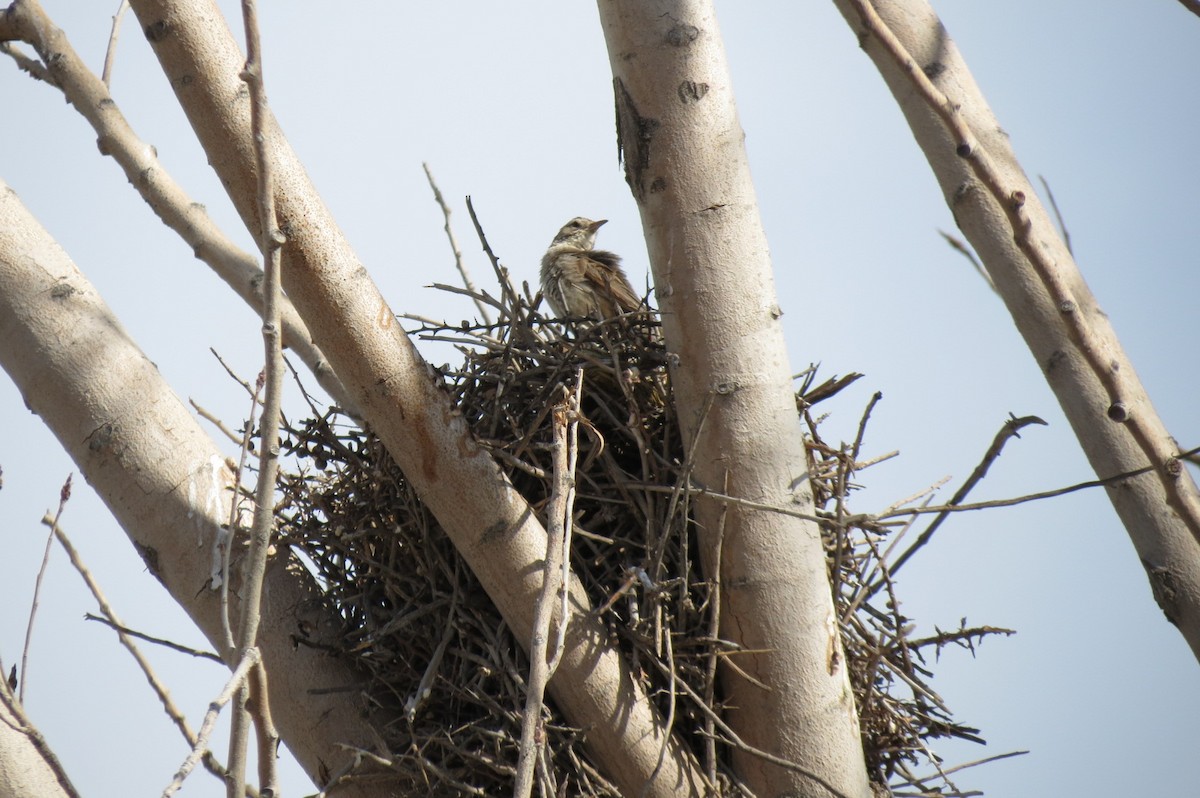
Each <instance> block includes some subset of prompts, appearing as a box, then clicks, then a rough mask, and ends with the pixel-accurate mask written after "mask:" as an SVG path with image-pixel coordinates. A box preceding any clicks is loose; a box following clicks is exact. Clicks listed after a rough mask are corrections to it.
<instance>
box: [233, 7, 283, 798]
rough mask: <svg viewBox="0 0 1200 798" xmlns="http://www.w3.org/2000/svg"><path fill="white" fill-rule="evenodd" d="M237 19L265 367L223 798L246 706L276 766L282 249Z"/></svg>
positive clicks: (266, 771)
mask: <svg viewBox="0 0 1200 798" xmlns="http://www.w3.org/2000/svg"><path fill="white" fill-rule="evenodd" d="M242 21H243V24H244V26H245V29H246V65H245V67H244V68H243V69H242V73H241V76H240V77H241V79H242V80H243V81H244V82H245V83H246V86H247V87H248V88H249V90H250V130H251V137H252V139H253V143H254V156H255V165H256V166H257V172H258V218H259V224H260V226H261V229H260V230H259V250H260V251H261V252H262V253H263V308H262V318H263V325H262V335H263V351H264V359H265V366H264V367H263V383H264V388H263V415H262V424H261V426H260V429H261V442H260V449H259V468H258V485H257V486H256V488H255V491H254V522H253V525H252V527H251V532H250V550H249V551H248V552H247V554H246V559H245V563H244V566H243V579H242V585H241V591H240V592H241V596H242V607H241V610H242V612H241V618H240V626H239V629H238V641H237V642H238V646H237V657H238V658H239V659H240V660H242V661H246V660H249V659H254V660H255V663H256V667H255V671H256V672H255V673H253V674H252V675H251V677H250V679H248V680H247V681H246V682H245V683H244V684H243V685H242V686H241V687H239V689H238V702H237V705H236V706H235V707H234V708H233V718H232V721H233V722H232V729H231V730H230V734H229V738H230V739H229V770H230V778H229V779H227V780H226V784H227V785H228V789H227V793H228V795H229V796H230V798H237V796H240V795H241V794H242V793H243V792H245V778H246V773H245V769H246V748H247V745H248V743H249V740H248V733H249V728H250V715H249V712H250V711H253V712H254V719H255V721H256V724H255V725H256V728H257V733H258V734H257V736H258V742H259V747H258V764H259V780H260V787H261V789H262V790H263V791H264V792H266V793H268V794H270V795H275V794H277V793H278V791H279V788H278V777H277V775H276V771H275V760H276V751H277V749H278V747H279V735H278V733H277V732H276V730H275V728H274V723H273V722H272V720H271V715H270V709H269V706H270V705H269V702H268V698H267V696H266V694H265V691H266V689H267V675H266V673H265V672H261V671H263V667H262V663H261V661H260V659H259V655H258V648H257V646H258V624H259V621H260V619H261V612H260V608H261V606H262V585H263V575H264V573H265V572H266V568H267V553H268V551H269V549H270V546H271V533H272V532H273V531H274V528H275V483H276V480H277V479H278V474H279V425H280V421H281V418H282V414H281V409H280V405H281V402H282V393H283V378H284V364H283V340H282V336H281V333H280V313H281V304H282V296H283V289H282V288H281V286H280V269H281V262H282V257H281V251H282V249H283V245H284V243H285V241H286V239H285V237H284V235H283V232H282V231H281V230H280V229H279V222H278V219H277V218H276V214H275V183H274V173H273V172H274V164H273V163H272V157H271V149H270V147H271V144H272V143H273V142H272V141H270V140H269V132H268V121H269V114H270V112H269V110H268V108H267V92H266V87H265V85H264V78H263V60H262V40H261V38H260V36H259V28H258V7H257V5H256V3H255V0H242Z"/></svg>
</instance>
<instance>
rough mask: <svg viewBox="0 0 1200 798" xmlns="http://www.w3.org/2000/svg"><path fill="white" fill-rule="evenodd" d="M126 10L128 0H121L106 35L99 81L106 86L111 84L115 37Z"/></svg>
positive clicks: (118, 33) (115, 54)
mask: <svg viewBox="0 0 1200 798" xmlns="http://www.w3.org/2000/svg"><path fill="white" fill-rule="evenodd" d="M128 10H129V0H121V5H119V6H117V13H115V14H113V18H112V21H113V24H112V33H110V34H109V36H108V49H107V50H105V52H104V69H103V70H101V72H100V82H101V83H103V84H104V85H105V87H106V88H107V87H111V86H112V68H113V62H114V61H115V60H116V57H117V37H118V36H119V35H120V33H121V18H122V17H123V16H125V12H126V11H128Z"/></svg>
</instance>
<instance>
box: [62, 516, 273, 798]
mask: <svg viewBox="0 0 1200 798" xmlns="http://www.w3.org/2000/svg"><path fill="white" fill-rule="evenodd" d="M42 523H43V524H45V525H46V526H48V527H50V530H51V532H52V533H53V534H54V536H55V537H56V538H57V539H58V543H59V545H60V546H62V547H63V550H64V551H65V552H66V553H67V558H68V559H70V561H71V565H73V566H75V570H76V571H78V572H79V575H80V577H82V578H83V582H84V584H86V585H87V587H88V590H90V591H91V592H92V597H93V598H94V599H95V600H96V604H97V605H98V606H99V607H100V612H102V613H104V616H105V617H103V618H101V617H98V616H95V615H92V614H91V613H88V614H87V615H85V616H84V617H85V618H87V619H88V620H94V621H99V622H100V623H103V624H105V625H106V626H108V627H109V628H110V629H113V630H114V631H116V633H117V640H118V641H119V642H120V643H121V645H122V646H124V647H125V649H126V650H127V651H128V652H129V653H130V655H131V656H132V657H133V660H134V662H136V663H137V666H138V667H139V668H141V670H142V675H143V676H145V677H146V681H147V682H149V683H150V689H151V690H153V691H154V694H155V695H156V696H158V700H159V703H161V704H162V707H163V711H164V712H166V713H167V717H168V718H170V719H171V722H172V723H174V724H175V727H176V728H177V729H179V733H180V734H182V735H183V739H185V740H187V743H188V746H189V747H194V746H195V745H196V735H195V733H194V732H193V731H192V728H191V726H190V725H189V724H188V722H187V717H186V716H185V715H184V714H183V712H182V711H180V709H179V707H177V706H176V705H175V702H174V700H172V698H171V694H170V693H169V692H168V691H167V688H166V687H165V686H163V684H162V682H161V681H159V679H158V676H157V674H155V672H154V669H153V668H152V667H151V666H150V662H149V660H147V659H146V658H145V656H143V655H142V652H141V650H140V649H139V648H138V647H137V644H136V643H134V642H133V639H132V638H134V637H140V638H141V639H143V640H146V641H148V642H152V643H157V644H159V645H163V646H166V647H168V648H171V649H174V650H175V651H182V652H184V653H187V654H191V655H192V656H196V657H202V658H206V659H211V660H214V661H216V662H221V658H220V657H218V656H217V655H216V654H212V653H210V652H207V651H196V650H195V649H191V648H187V647H186V646H181V645H179V644H177V643H172V642H170V641H167V640H161V639H158V638H154V637H150V636H148V635H144V634H141V633H140V632H135V631H133V630H132V629H130V628H128V627H127V626H125V625H124V624H123V623H121V619H120V618H118V617H117V613H116V611H115V610H113V608H112V606H111V605H110V604H109V603H108V599H106V598H105V597H104V592H103V591H102V590H101V589H100V584H99V583H98V582H97V581H96V580H95V578H94V577H93V576H92V573H91V571H90V570H88V567H87V566H86V565H85V564H84V562H83V558H82V557H80V556H79V551H78V550H77V549H76V548H75V545H74V544H73V543H71V540H70V538H68V537H67V533H66V532H65V531H63V528H62V527H61V526H59V524H58V521H57V520H56V519H55V518H52V517H51V516H49V515H47V516H46V517H44V518H43V519H42ZM222 664H223V663H222ZM201 761H202V762H203V764H204V767H205V769H206V770H208V772H210V773H212V774H213V775H214V776H216V777H217V778H219V779H222V780H224V778H225V775H226V773H227V771H226V770H225V768H224V766H222V765H221V763H219V762H218V761H217V760H216V758H215V757H214V756H213V755H212V752H211V751H207V752H205V754H204V755H203V757H202V759H201ZM246 795H247V796H249V798H256V796H257V795H258V790H254V789H251V788H249V787H248V788H247V789H246Z"/></svg>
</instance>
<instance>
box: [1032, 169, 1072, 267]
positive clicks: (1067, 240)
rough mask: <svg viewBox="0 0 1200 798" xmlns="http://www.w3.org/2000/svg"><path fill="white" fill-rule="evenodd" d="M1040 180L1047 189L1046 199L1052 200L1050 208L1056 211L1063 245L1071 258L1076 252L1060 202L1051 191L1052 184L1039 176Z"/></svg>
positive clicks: (1055, 215)
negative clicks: (1059, 207) (1060, 208)
mask: <svg viewBox="0 0 1200 798" xmlns="http://www.w3.org/2000/svg"><path fill="white" fill-rule="evenodd" d="M1038 180H1040V181H1041V183H1042V188H1044V189H1046V199H1048V200H1050V208H1051V209H1052V210H1053V211H1054V218H1055V219H1056V220H1058V231H1059V232H1060V233H1062V237H1063V244H1065V245H1066V247H1067V252H1070V253H1071V256H1072V257H1074V256H1075V250H1074V249H1072V248H1071V233H1070V231H1069V230H1067V223H1066V220H1064V219H1063V215H1062V211H1060V210H1059V209H1058V200H1056V199H1054V192H1053V191H1051V190H1050V183H1049V182H1048V181H1047V180H1046V178H1045V177H1043V176H1041V175H1038Z"/></svg>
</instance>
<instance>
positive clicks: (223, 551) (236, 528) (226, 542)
mask: <svg viewBox="0 0 1200 798" xmlns="http://www.w3.org/2000/svg"><path fill="white" fill-rule="evenodd" d="M222 365H224V362H222ZM261 389H262V385H261V383H259V384H256V385H255V387H254V389H253V391H252V392H251V394H250V413H249V415H247V417H246V428H245V429H244V430H242V436H241V438H240V440H239V441H238V443H239V446H238V462H237V468H236V469H234V472H233V485H234V495H233V501H231V502H230V504H229V522H228V523H227V524H226V525H225V529H223V530H221V532H220V533H218V535H217V537H216V540H215V543H216V546H217V549H218V551H217V555H218V557H219V559H220V563H219V568H220V570H218V571H216V572H215V573H214V574H213V584H214V586H219V587H220V588H221V646H222V649H223V653H225V654H227V655H228V654H229V652H232V651H233V649H234V646H235V641H234V639H233V623H232V622H231V621H230V619H229V618H230V616H229V581H230V570H231V565H232V562H233V547H234V544H235V543H236V542H237V536H238V532H240V531H241V530H242V528H243V524H242V520H243V518H244V516H243V511H244V507H243V505H242V492H241V490H240V488H241V485H242V475H243V474H245V473H246V459H247V458H248V457H249V455H250V440H251V438H252V436H253V435H254V419H255V417H256V416H257V414H258V406H259V401H258V395H259V392H260V391H261Z"/></svg>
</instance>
